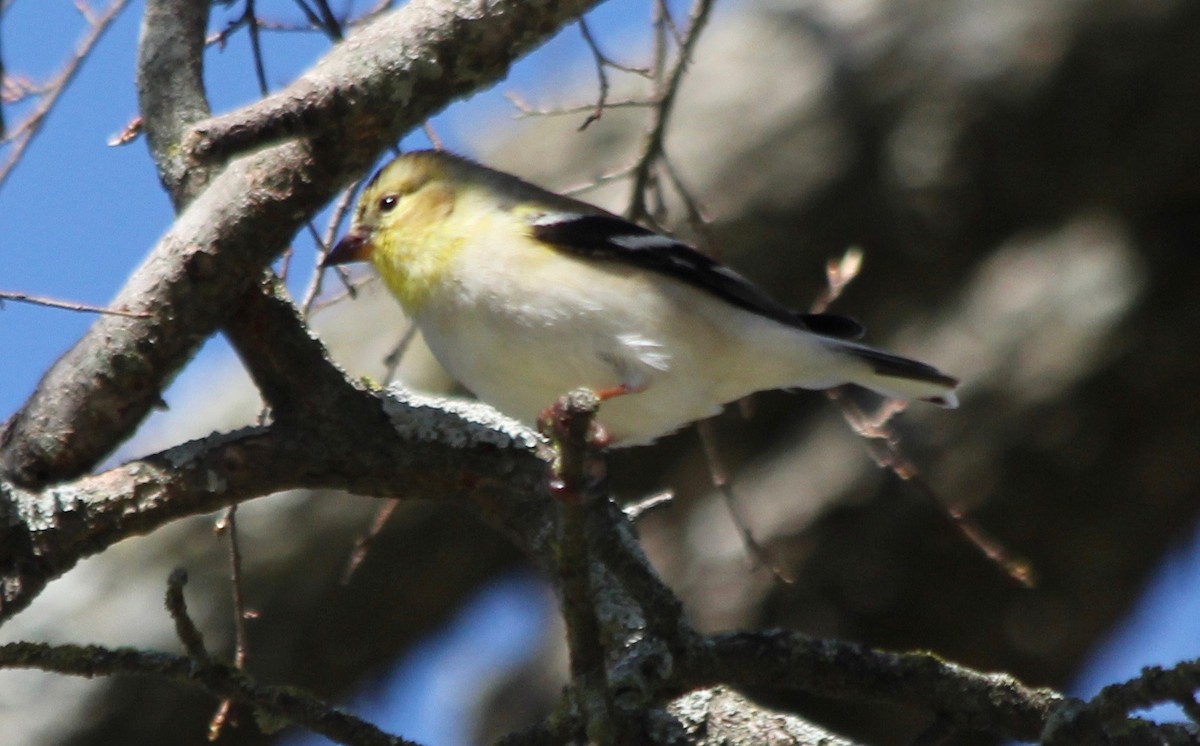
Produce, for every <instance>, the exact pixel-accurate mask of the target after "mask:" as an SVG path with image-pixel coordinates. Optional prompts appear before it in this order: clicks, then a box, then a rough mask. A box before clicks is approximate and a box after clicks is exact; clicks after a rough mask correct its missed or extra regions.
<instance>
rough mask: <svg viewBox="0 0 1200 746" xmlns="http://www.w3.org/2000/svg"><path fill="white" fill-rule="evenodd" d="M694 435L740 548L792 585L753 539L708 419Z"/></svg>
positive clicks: (787, 577)
mask: <svg viewBox="0 0 1200 746" xmlns="http://www.w3.org/2000/svg"><path fill="white" fill-rule="evenodd" d="M696 432H697V433H698V434H699V435H700V443H701V445H702V446H703V447H704V448H703V450H704V461H705V463H707V464H708V473H709V476H710V477H711V479H712V485H713V487H715V488H716V490H717V492H719V493H720V494H721V497H722V498H723V499H724V501H725V508H726V510H728V511H729V517H730V518H731V519H732V520H733V525H734V526H735V527H736V528H737V530H738V535H739V536H741V537H742V545H743V546H744V547H745V548H746V551H747V552H749V553H750V556H752V557H754V560H755V561H756V562H757V563H758V564H759V565H762V566H763V567H765V568H767V569H768V570H770V572H771V574H772V575H774V576H775V579H776V580H778V581H779V582H781V583H788V584H790V583H793V582H795V579H794V578H792V576H790V575H788V574H787V571H786V570H784V569H783V566H782V565H780V564H779V562H778V561H777V560H776V559H775V558H774V557H772V556H771V552H770V550H768V549H767V548H766V547H764V546H763V545H762V544H760V543H759V541H758V538H757V537H755V536H754V531H753V530H751V528H750V522H749V520H747V518H746V514H745V513H743V512H742V507H741V504H740V503H739V502H738V498H737V494H736V493H735V492H734V491H733V483H732V482H731V481H730V480H729V473H728V472H727V471H726V469H725V464H724V463H722V461H721V455H720V453H719V452H718V451H717V436H716V433H714V432H713V425H712V420H711V419H708V420H701V421H700V422H697V423H696Z"/></svg>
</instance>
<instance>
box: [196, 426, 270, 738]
mask: <svg viewBox="0 0 1200 746" xmlns="http://www.w3.org/2000/svg"><path fill="white" fill-rule="evenodd" d="M259 419H260V422H259V424H263V423H262V421H261V420H262V419H263V417H262V415H260V417H259ZM237 508H238V506H237V505H230V506H229V507H228V508H226V509H225V514H224V515H223V516H222V517H221V519H220V520H219V521H217V524H216V527H215V528H216V531H217V533H223V534H225V536H226V538H227V539H228V540H229V585H230V588H231V589H232V592H233V628H234V649H233V667H234V668H236V669H238V670H239V671H244V670H245V669H246V655H247V653H248V651H249V649H250V644H249V636H248V635H247V633H246V620H247V619H249V618H251V617H253V616H255V614H254V613H253V612H250V611H247V610H246V593H245V587H244V585H243V582H242V549H241V544H240V542H239V540H238V529H237ZM232 712H233V700H232V699H229V698H225V699H223V700H221V704H220V706H219V707H218V708H217V711H216V713H214V714H213V716H212V720H210V721H209V724H208V740H210V741H215V740H217V738H219V737H220V735H221V729H222V728H224V726H225V723H226V722H229V720H230V715H231V714H232Z"/></svg>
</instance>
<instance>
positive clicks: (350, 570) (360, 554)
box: [341, 497, 400, 585]
mask: <svg viewBox="0 0 1200 746" xmlns="http://www.w3.org/2000/svg"><path fill="white" fill-rule="evenodd" d="M399 505H400V498H398V497H393V498H390V499H388V500H384V502H383V504H382V505H380V506H379V507H378V508H377V509H376V510H375V516H374V517H373V518H371V526H370V527H369V528H368V529H367V531H366V533H364V534H362V535H361V536H359V537H358V538H356V539H355V540H354V550H353V551H352V552H351V553H350V559H349V560H348V561H347V562H346V569H344V570H343V571H342V577H341V584H342V585H348V584H349V583H350V578H352V577H354V573H355V572H357V571H358V568H359V566H360V565H362V563H363V560H365V559H366V558H367V554H368V553H369V552H370V551H371V545H372V544H374V543H375V539H376V537H378V536H379V534H380V532H382V531H383V527H384V526H386V525H387V522H388V519H389V518H391V517H392V513H395V512H396V508H397V507H399Z"/></svg>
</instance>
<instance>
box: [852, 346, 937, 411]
mask: <svg viewBox="0 0 1200 746" xmlns="http://www.w3.org/2000/svg"><path fill="white" fill-rule="evenodd" d="M835 349H836V350H837V351H838V352H840V353H842V354H845V355H849V356H851V357H853V358H855V359H856V360H858V361H859V362H861V363H863V368H864V370H863V371H862V372H861V373H860V374H858V375H856V376H854V377H853V378H851V383H856V384H858V385H859V386H863V387H865V388H868V389H871V390H872V391H875V392H877V393H880V394H883V395H884V396H887V397H891V398H893V399H919V400H921V401H927V402H931V403H933V404H937V405H938V406H942V407H948V408H950V409H953V408H955V407H957V406H958V397H957V396H955V394H954V389H955V388H957V387H958V379H957V378H954V377H953V376H948V375H946V374H945V373H943V372H941V371H940V370H938V369H937V368H935V367H933V366H932V365H928V364H926V363H922V362H919V361H917V360H912V359H910V358H906V357H901V356H900V355H893V354H892V353H890V352H884V351H882V350H876V349H874V348H872V347H865V346H863V345H857V344H852V343H848V342H842V341H840V340H839V341H838V342H837V344H836V346H835Z"/></svg>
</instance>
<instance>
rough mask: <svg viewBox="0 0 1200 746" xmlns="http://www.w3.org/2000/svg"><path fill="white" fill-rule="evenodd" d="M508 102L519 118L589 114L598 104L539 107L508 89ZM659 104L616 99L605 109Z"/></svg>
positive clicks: (648, 100)
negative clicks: (550, 107)
mask: <svg viewBox="0 0 1200 746" xmlns="http://www.w3.org/2000/svg"><path fill="white" fill-rule="evenodd" d="M504 97H505V98H506V99H508V102H509V103H510V104H512V105H513V107H514V108H515V109H516V110H517V118H518V119H525V118H527V117H557V116H563V115H574V114H587V113H589V112H594V111H595V110H596V104H577V105H574V106H563V107H556V108H553V109H539V108H537V107H535V106H531V105H530V104H529V103H528V102H526V101H525V99H523V98H521V96H520V94H518V93H515V92H513V91H508V92H506V93H505V94H504ZM658 104H659V102H658V100H657V99H654V98H626V99H618V100H616V101H606V102H605V103H604V108H605V109H632V108H637V109H645V108H649V107H651V106H657V105H658Z"/></svg>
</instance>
